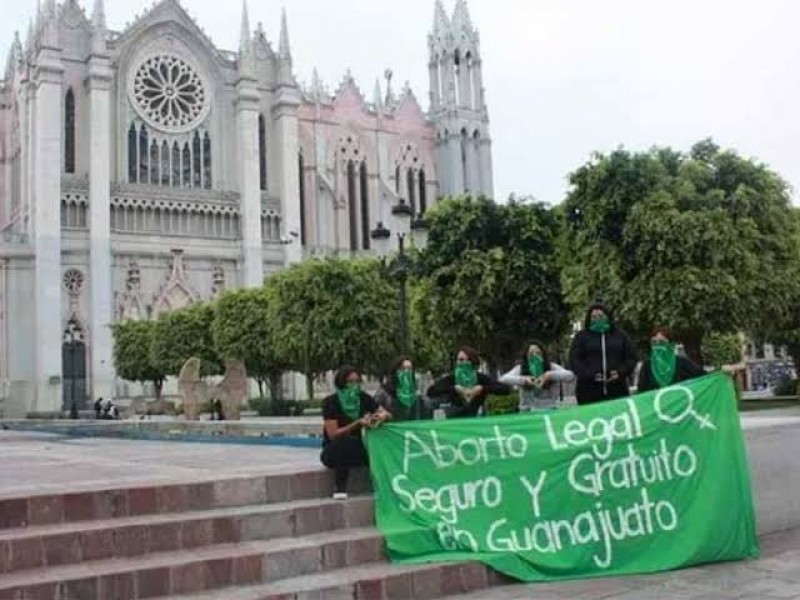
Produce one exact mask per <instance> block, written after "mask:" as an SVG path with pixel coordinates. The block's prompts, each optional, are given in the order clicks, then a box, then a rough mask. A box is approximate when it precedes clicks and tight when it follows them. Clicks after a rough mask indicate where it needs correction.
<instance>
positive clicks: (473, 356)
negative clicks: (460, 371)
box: [453, 346, 481, 369]
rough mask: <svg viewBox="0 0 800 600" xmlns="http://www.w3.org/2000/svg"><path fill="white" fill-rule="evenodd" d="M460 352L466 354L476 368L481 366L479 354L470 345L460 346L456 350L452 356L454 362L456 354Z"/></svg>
mask: <svg viewBox="0 0 800 600" xmlns="http://www.w3.org/2000/svg"><path fill="white" fill-rule="evenodd" d="M462 352H463V353H464V354H466V355H467V358H468V359H469V362H471V363H472V364H473V365H475V368H476V369H477V368H478V367H480V366H481V355H480V354H478V351H477V350H475V348H473V347H471V346H461V347H460V348H459V349H458V350H456V353H455V356H453V359H454V362H457V359H458V355H459V354H460V353H462Z"/></svg>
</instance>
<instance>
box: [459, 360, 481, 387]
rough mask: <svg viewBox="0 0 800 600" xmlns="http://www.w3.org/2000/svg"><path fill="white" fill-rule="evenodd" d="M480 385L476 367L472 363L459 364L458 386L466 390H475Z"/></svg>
mask: <svg viewBox="0 0 800 600" xmlns="http://www.w3.org/2000/svg"><path fill="white" fill-rule="evenodd" d="M477 383H478V373H477V372H476V371H475V365H473V364H472V363H471V362H464V363H458V364H457V365H456V385H460V386H461V387H465V388H473V387H475V386H476V385H477Z"/></svg>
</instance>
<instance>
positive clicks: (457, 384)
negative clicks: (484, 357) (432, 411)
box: [427, 346, 511, 418]
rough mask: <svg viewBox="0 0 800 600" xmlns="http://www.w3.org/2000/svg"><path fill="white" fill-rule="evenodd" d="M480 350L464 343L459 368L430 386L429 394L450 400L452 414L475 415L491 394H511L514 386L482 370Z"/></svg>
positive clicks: (457, 363)
mask: <svg viewBox="0 0 800 600" xmlns="http://www.w3.org/2000/svg"><path fill="white" fill-rule="evenodd" d="M480 364H481V359H480V356H479V355H478V353H477V351H475V350H473V349H472V348H470V347H469V346H462V347H461V348H459V349H458V352H457V353H456V364H455V368H454V369H453V371H452V372H451V373H448V374H447V375H445V376H444V377H441V378H440V379H438V380H437V381H435V382H434V384H433V385H432V386H430V387H429V388H428V391H427V395H428V398H431V399H436V400H438V401H439V402H442V403H447V404H449V408H448V409H447V410H446V411H445V412H446V413H447V417H448V418H454V417H475V416H477V415H478V413H479V412H480V409H481V408H482V407H483V404H484V402H485V401H486V397H487V396H489V395H490V394H494V395H496V396H507V395H508V394H510V393H511V388H510V387H508V386H507V385H505V384H503V383H500V382H498V381H495V380H494V379H492V378H491V377H489V376H488V375H486V374H485V373H481V372H479V371H478V369H479V367H480Z"/></svg>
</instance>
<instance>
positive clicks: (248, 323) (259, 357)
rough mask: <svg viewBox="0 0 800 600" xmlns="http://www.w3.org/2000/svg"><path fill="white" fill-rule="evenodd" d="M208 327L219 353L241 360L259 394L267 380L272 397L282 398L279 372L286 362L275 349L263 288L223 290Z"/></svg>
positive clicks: (280, 374) (285, 366)
mask: <svg viewBox="0 0 800 600" xmlns="http://www.w3.org/2000/svg"><path fill="white" fill-rule="evenodd" d="M211 330H212V334H213V338H214V345H215V347H216V349H217V352H218V353H219V355H220V356H221V357H225V358H237V359H239V360H241V361H242V362H243V363H244V366H245V368H246V369H247V374H248V376H250V377H253V378H254V379H256V380H257V381H258V389H259V392H260V393H261V395H262V397H263V383H264V382H268V383H269V389H270V396H271V398H272V399H273V400H280V399H282V398H281V396H282V393H281V392H282V387H281V376H282V375H283V373H284V372H285V371H286V369H287V368H288V364H287V363H286V362H285V361H283V360H281V359H280V358H279V357H278V356H277V355H276V354H275V352H274V344H273V341H272V335H273V333H272V328H271V322H270V311H269V297H268V294H267V291H266V290H265V289H264V288H252V289H240V290H232V291H229V292H226V293H225V294H223V295H222V297H221V298H220V299H219V300H218V301H217V303H216V312H215V315H214V321H213V324H212V327H211Z"/></svg>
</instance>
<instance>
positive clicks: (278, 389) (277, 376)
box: [269, 371, 283, 402]
mask: <svg viewBox="0 0 800 600" xmlns="http://www.w3.org/2000/svg"><path fill="white" fill-rule="evenodd" d="M282 378H283V373H282V372H281V371H274V372H272V373H270V374H269V396H270V400H272V401H273V402H281V401H283V381H282Z"/></svg>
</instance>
